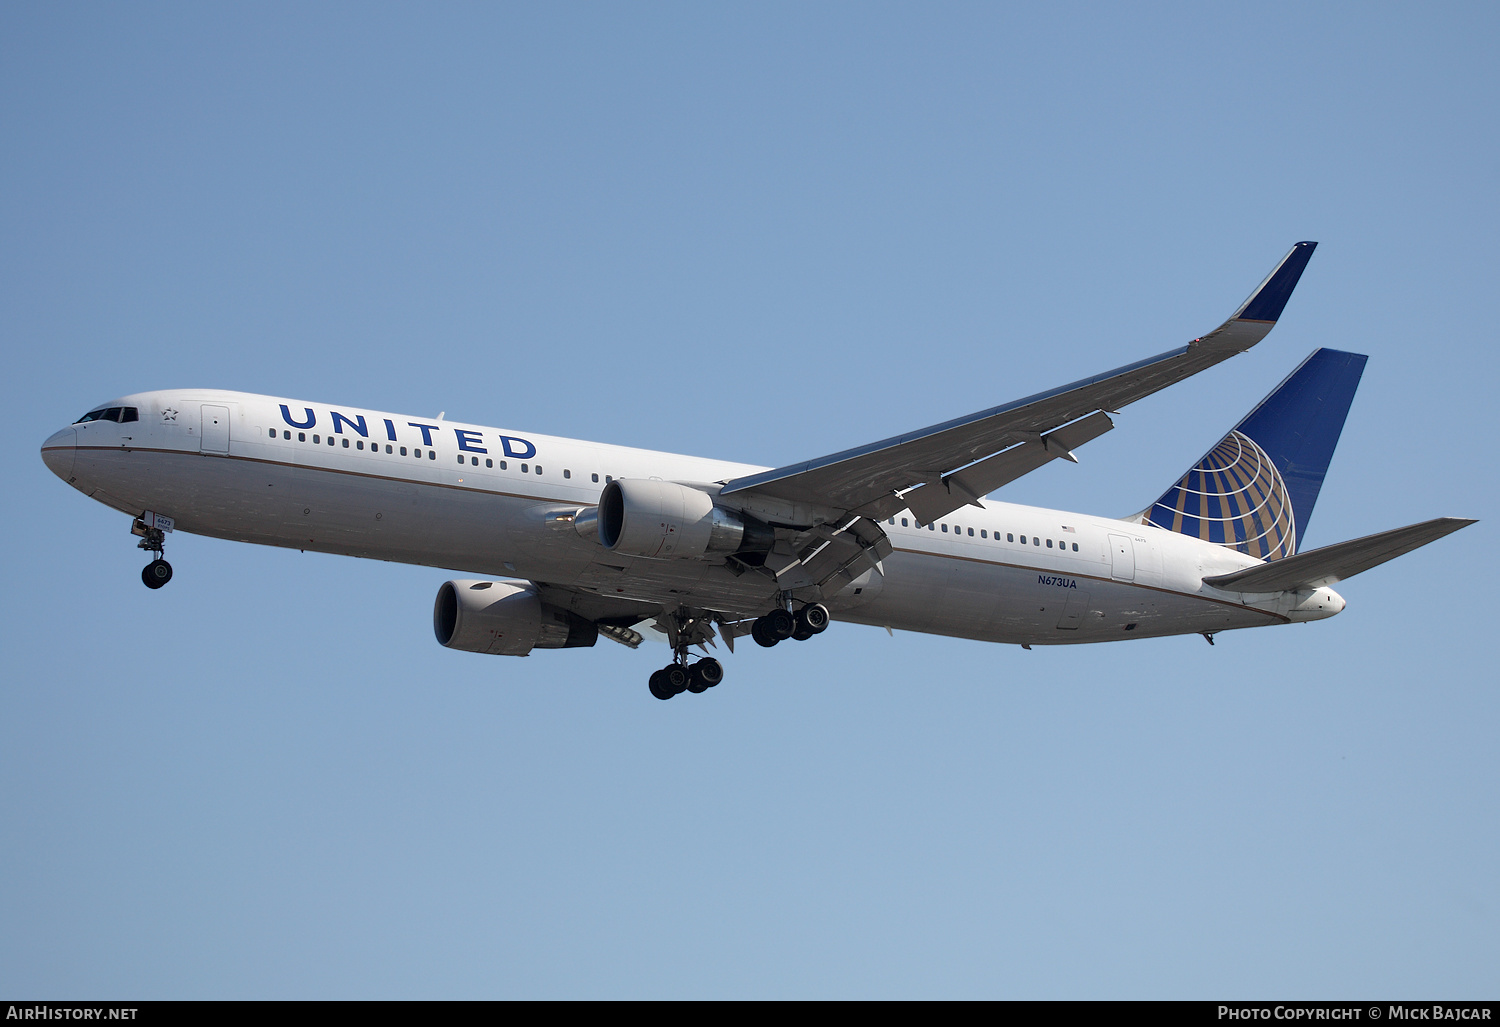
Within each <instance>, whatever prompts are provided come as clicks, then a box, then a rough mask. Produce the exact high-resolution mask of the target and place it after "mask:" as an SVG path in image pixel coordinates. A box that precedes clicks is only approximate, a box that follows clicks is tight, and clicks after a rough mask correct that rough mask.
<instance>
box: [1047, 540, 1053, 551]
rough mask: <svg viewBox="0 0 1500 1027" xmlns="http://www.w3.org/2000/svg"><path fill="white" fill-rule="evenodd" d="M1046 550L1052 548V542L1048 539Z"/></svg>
mask: <svg viewBox="0 0 1500 1027" xmlns="http://www.w3.org/2000/svg"><path fill="white" fill-rule="evenodd" d="M1047 548H1048V549H1051V548H1052V540H1051V539H1050V538H1049V539H1048V540H1047Z"/></svg>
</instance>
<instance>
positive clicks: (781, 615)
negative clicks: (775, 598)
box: [761, 610, 797, 642]
mask: <svg viewBox="0 0 1500 1027" xmlns="http://www.w3.org/2000/svg"><path fill="white" fill-rule="evenodd" d="M761 620H762V621H763V622H764V623H765V625H766V627H765V631H766V634H767V635H768V636H769V637H771V638H774V639H776V641H778V642H779V641H781V640H782V639H783V638H791V637H792V632H794V631H796V630H797V618H796V617H793V616H792V615H791V613H790V611H787V610H772V611H771V612H770V613H768V614H766V615H765V616H764V617H762V618H761Z"/></svg>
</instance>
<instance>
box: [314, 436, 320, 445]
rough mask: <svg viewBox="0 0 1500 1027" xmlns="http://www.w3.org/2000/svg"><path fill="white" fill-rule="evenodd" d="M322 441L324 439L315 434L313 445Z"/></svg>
mask: <svg viewBox="0 0 1500 1027" xmlns="http://www.w3.org/2000/svg"><path fill="white" fill-rule="evenodd" d="M320 441H322V440H320V439H319V438H318V437H317V436H316V435H314V436H313V445H314V446H316V445H318V443H319V442H320Z"/></svg>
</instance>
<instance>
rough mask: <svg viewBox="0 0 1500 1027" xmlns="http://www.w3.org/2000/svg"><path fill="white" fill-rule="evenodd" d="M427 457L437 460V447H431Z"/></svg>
mask: <svg viewBox="0 0 1500 1027" xmlns="http://www.w3.org/2000/svg"><path fill="white" fill-rule="evenodd" d="M427 459H429V460H436V459H437V450H435V449H429V450H428V451H427Z"/></svg>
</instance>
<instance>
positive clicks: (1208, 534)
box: [1143, 349, 1368, 560]
mask: <svg viewBox="0 0 1500 1027" xmlns="http://www.w3.org/2000/svg"><path fill="white" fill-rule="evenodd" d="M1367 359H1368V358H1367V357H1365V356H1363V355H1361V354H1359V353H1344V352H1341V351H1339V350H1335V349H1320V350H1317V351H1315V352H1314V353H1313V354H1312V356H1310V357H1308V358H1307V359H1306V360H1304V361H1303V362H1302V364H1301V366H1300V367H1298V368H1297V370H1295V371H1293V372H1292V373H1291V374H1290V375H1288V376H1287V379H1286V380H1285V381H1284V382H1282V383H1281V384H1280V385H1278V386H1277V387H1276V389H1275V391H1273V392H1272V393H1271V394H1270V395H1269V396H1267V397H1266V398H1265V399H1263V400H1261V401H1260V405H1259V406H1257V407H1256V408H1255V409H1254V410H1252V411H1250V413H1249V414H1248V415H1247V416H1246V417H1245V419H1244V420H1243V421H1241V422H1240V423H1239V424H1237V425H1235V427H1234V430H1233V431H1231V432H1230V433H1229V434H1228V435H1226V436H1224V438H1223V440H1222V441H1221V442H1220V443H1219V444H1218V445H1217V446H1215V447H1214V448H1213V449H1212V450H1210V451H1209V453H1208V455H1206V456H1205V457H1204V458H1203V459H1202V460H1199V461H1198V462H1197V463H1196V464H1194V465H1193V467H1192V469H1191V470H1189V471H1188V472H1187V473H1186V474H1184V475H1183V476H1182V478H1181V479H1180V480H1179V481H1178V482H1177V484H1175V485H1173V486H1172V487H1171V488H1170V489H1168V490H1167V491H1166V494H1165V495H1163V496H1162V497H1161V498H1160V499H1158V500H1157V501H1156V502H1155V503H1153V504H1151V508H1150V509H1149V510H1147V511H1146V514H1145V516H1144V518H1143V521H1144V523H1146V524H1154V525H1156V526H1157V527H1158V528H1166V529H1167V530H1169V531H1175V532H1179V533H1181V534H1183V535H1191V536H1193V537H1194V538H1201V539H1204V540H1205V541H1208V542H1217V543H1218V544H1219V545H1222V546H1228V547H1230V548H1231V549H1237V550H1239V551H1240V552H1242V553H1248V554H1249V555H1250V556H1258V557H1260V558H1261V559H1264V560H1279V559H1281V558H1282V557H1284V556H1291V555H1292V554H1293V553H1295V552H1297V550H1298V549H1299V548H1300V547H1301V544H1302V533H1303V531H1304V530H1305V529H1306V527H1307V521H1308V518H1310V517H1311V516H1312V509H1313V504H1314V503H1316V502H1317V501H1318V491H1319V490H1320V489H1322V487H1323V477H1324V475H1326V474H1327V473H1328V464H1329V461H1331V460H1332V459H1333V449H1334V447H1335V446H1337V445H1338V442H1339V434H1340V433H1341V432H1342V431H1343V430H1344V418H1345V417H1346V416H1348V413H1349V405H1350V404H1351V403H1353V402H1354V390H1355V389H1357V388H1359V378H1360V375H1361V374H1363V373H1364V369H1365V361H1366V360H1367Z"/></svg>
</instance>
